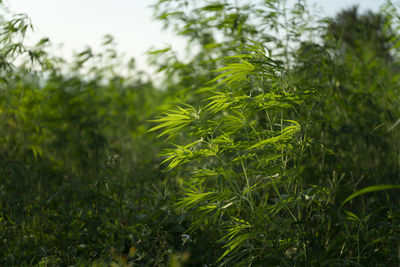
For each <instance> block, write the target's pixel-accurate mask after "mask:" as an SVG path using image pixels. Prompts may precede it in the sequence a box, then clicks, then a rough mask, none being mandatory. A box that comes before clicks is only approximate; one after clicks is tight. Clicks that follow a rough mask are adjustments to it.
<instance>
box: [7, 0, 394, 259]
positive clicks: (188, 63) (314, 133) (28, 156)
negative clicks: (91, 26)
mask: <svg viewBox="0 0 400 267" xmlns="http://www.w3.org/2000/svg"><path fill="white" fill-rule="evenodd" d="M0 5H1V7H2V12H3V13H2V16H1V18H0V28H1V29H0V132H1V135H0V181H1V183H0V207H1V209H0V263H1V265H2V266H14V265H15V266H24V265H39V266H58V265H60V266H71V265H77V266H80V265H82V266H86V265H95V266H97V265H98V266H109V265H111V266H136V265H141V266H166V265H171V266H214V265H216V266H219V265H222V266H250V265H254V266H266V265H268V266H380V265H382V264H384V265H388V266H397V265H399V264H400V256H399V255H400V243H399V240H400V206H399V203H400V197H399V194H398V191H397V192H396V190H386V191H380V192H373V191H374V190H371V191H372V192H371V193H369V194H366V195H360V196H358V197H357V198H354V199H353V200H352V201H349V202H347V203H346V204H345V205H343V206H342V205H341V203H343V201H344V200H345V199H346V198H347V197H348V196H349V195H351V194H352V193H354V192H356V191H357V190H360V189H362V188H365V187H369V186H375V185H387V184H391V185H398V184H399V182H400V177H399V171H400V170H399V167H400V166H399V163H400V157H399V153H400V151H399V150H400V143H399V142H400V141H399V140H400V135H399V133H400V131H399V129H400V110H399V107H400V92H399V91H400V74H399V47H400V42H399V27H400V24H399V21H398V18H399V8H400V6H399V3H392V2H391V1H386V3H385V4H384V5H383V6H382V9H381V11H380V12H377V13H373V12H370V11H369V12H365V13H360V11H359V9H358V8H357V7H353V8H350V9H347V10H342V11H341V12H340V13H338V14H337V15H336V16H335V17H333V18H321V19H319V20H317V19H314V18H315V16H314V15H315V14H313V11H312V9H311V8H309V7H308V5H307V2H306V1H303V0H299V1H297V2H296V4H294V5H289V4H288V3H287V2H286V1H278V0H263V1H229V0H218V1H213V2H210V1H187V0H159V1H158V3H157V4H155V5H154V6H153V8H154V12H155V17H156V18H157V19H158V20H160V21H162V22H163V23H164V25H165V27H170V28H172V29H173V30H174V31H175V33H176V34H178V35H181V36H183V37H185V38H186V39H187V42H188V48H187V51H186V54H187V56H186V57H185V59H184V60H181V59H180V58H179V57H178V56H177V54H176V52H175V51H174V50H173V49H172V48H171V47H167V48H165V47H164V48H163V47H161V48H160V49H159V50H154V51H151V52H150V53H149V62H150V64H151V65H152V66H153V67H155V68H156V69H157V70H158V71H159V72H160V73H159V75H158V76H157V78H155V77H152V76H151V75H149V74H146V73H143V72H141V71H138V70H137V69H136V68H135V64H134V60H126V59H124V57H122V56H121V55H120V54H119V53H118V51H116V49H115V44H114V40H113V38H112V37H111V36H105V37H104V42H103V51H102V52H101V53H95V52H93V51H92V50H91V49H90V48H89V47H87V48H85V49H83V50H82V51H81V52H80V53H77V54H76V55H75V56H74V58H73V60H72V61H70V62H67V61H66V60H65V59H63V58H57V57H55V56H53V55H51V54H49V53H48V52H47V51H48V47H49V46H51V43H50V40H48V39H46V38H44V39H42V40H41V41H40V42H38V43H37V44H36V45H34V46H27V45H25V42H24V38H25V35H26V33H27V32H28V31H30V30H31V29H32V27H33V26H32V24H31V22H30V20H29V18H28V17H27V16H25V15H19V14H9V13H7V9H6V7H4V4H2V3H1V1H0ZM33 24H34V22H33ZM260 51H264V52H260ZM257 53H258V54H257ZM260 53H261V54H262V57H255V56H254V54H256V55H260ZM244 62H247V63H248V64H247V65H246V63H244ZM235 64H242V65H235ZM243 64H245V65H246V66H247V68H250V67H249V66H251V68H253V67H254V68H255V69H254V71H253V69H251V71H249V70H247V71H248V72H243V71H242V70H241V72H240V74H241V76H240V75H239V76H240V77H236V78H234V77H235V75H236V74H238V72H237V70H234V69H233V70H234V72H231V73H229V71H232V68H234V67H238V68H239V66H241V67H243ZM224 66H228V67H225V68H224V69H222V72H223V71H225V72H227V71H228V72H227V74H226V75H227V76H218V75H219V74H221V72H215V70H217V69H220V68H222V67H224ZM229 66H230V69H229ZM246 66H245V67H246ZM229 74H233V75H231V76H229ZM227 77H232V82H229V83H228V85H226V84H225V85H224V83H219V84H218V85H216V84H217V83H218V82H220V81H221V80H223V79H226V78H227ZM213 79H214V80H213ZM210 81H212V82H210ZM225 82H226V81H225ZM260 92H262V93H271V92H273V93H276V96H274V97H281V98H282V99H286V100H285V101H288V102H287V103H289V104H287V105H286V104H285V105H283V104H282V106H278V108H277V109H274V110H273V111H272V113H270V114H271V115H272V114H275V115H274V118H272V117H271V118H268V119H266V117H265V113H264V110H263V109H262V108H260V107H262V106H263V105H267V104H268V103H269V102H266V103H263V102H262V101H260V99H259V98H256V97H257V96H260V95H262V94H261V93H260ZM292 94H293V95H292ZM216 95H217V96H219V97H220V98H219V99H220V101H222V102H220V104H221V105H222V106H221V107H227V109H226V110H224V109H219V110H216V109H217V108H216V107H217V106H218V105H219V104H218V105H217V104H216V102H212V101H213V100H215V99H216V98H215V97H216ZM300 95H301V101H297V100H298V99H300V98H297V97H298V96H300ZM268 97H270V95H268ZM290 97H293V98H291V99H290V101H291V102H289V100H288V99H289V98H290ZM221 99H223V100H221ZM243 99H248V100H249V101H250V100H251V101H255V102H252V103H257V105H258V106H257V105H253V106H251V105H248V104H243V103H244V102H243V101H247V100H243ZM293 99H295V100H296V101H294V100H293ZM223 101H225V102H223ZM257 101H258V102H257ZM210 103H214V104H210ZM207 104H210V105H211V108H210V105H209V106H207ZM224 105H225V106H224ZM177 106H179V107H181V109H178V110H177V109H176V107H177ZM228 107H229V108H228ZM281 107H282V108H281ZM283 107H284V108H283ZM213 108H214V110H213ZM171 110H172V111H171ZM186 111H188V112H186ZM171 112H173V114H175V116H178V117H179V116H182V117H179V118H185V119H184V122H183V124H182V125H183V126H184V127H182V128H173V127H174V126H173V123H176V120H175V121H173V120H171V124H169V125H168V124H167V127H164V128H166V129H168V127H172V128H171V129H172V130H171V131H175V130H176V129H178V130H176V131H175V132H174V134H170V133H171V132H167V133H166V134H165V135H164V136H162V137H161V138H158V137H157V135H158V134H160V131H159V130H160V129H155V130H154V131H149V129H151V128H152V127H154V126H157V125H161V124H162V123H163V122H166V121H167V122H168V120H166V121H165V120H163V119H162V118H163V117H161V118H159V117H158V116H159V115H160V114H161V115H162V114H164V115H162V116H164V118H165V116H167V117H168V114H171ZM179 112H183V113H179ZM185 112H186V113H185ZM237 114H241V116H242V117H241V118H242V119H243V121H245V122H243V121H242V122H240V120H236V123H233V121H232V120H231V119H232V118H235V117H234V116H236V115H237ZM267 115H268V113H267ZM185 116H186V117H185ZM229 116H231V117H229ZM157 118H158V124H157V123H155V122H154V120H157ZM199 118H200V119H199ZM283 118H284V119H287V120H291V121H296V122H298V123H299V125H300V126H301V130H299V132H293V133H291V134H290V136H289V135H288V136H284V137H283V139H284V140H285V141H282V144H281V147H278V148H276V147H275V148H274V149H275V150H276V151H278V150H280V151H283V148H288V149H287V150H285V151H284V152H282V153H283V154H284V155H285V156H284V157H283V159H279V160H275V159H274V160H272V161H271V162H272V163H273V164H272V163H271V165H273V166H274V169H273V170H272V169H270V166H271V165H260V164H258V162H255V161H251V160H254V158H253V156H254V154H251V153H247V151H249V150H251V149H253V148H254V146H256V145H255V144H252V145H251V146H250V145H249V144H247V145H248V147H245V146H233V145H230V144H228V143H224V142H226V140H228V139H224V138H231V140H234V141H235V142H236V141H243V140H250V139H251V140H252V141H254V140H255V139H257V138H261V137H265V136H268V137H271V136H272V137H277V136H279V130H282V129H283V128H284V127H287V125H285V126H284V123H283V122H282V121H283ZM198 119H199V120H200V122H201V123H200V124H198V125H197V126H196V125H195V126H193V127H192V124H193V123H194V122H196V120H198ZM185 120H186V121H185ZM241 123H243V125H241ZM171 125H172V126H171ZM269 125H271V130H270V131H269V128H268V127H269ZM164 126H165V125H164ZM190 127H192V128H190ZM196 127H197V128H196ZM213 127H215V128H213ZM158 128H163V127H158ZM235 129H237V130H235ZM288 129H289V128H288ZM296 129H297V128H296ZM247 130H249V131H250V132H251V131H253V130H254V133H251V134H248V135H246V133H247V132H246V131H247ZM164 131H165V129H164ZM166 137H168V139H167V140H165V139H166ZM200 138H201V141H204V140H207V141H208V142H210V143H211V142H215V144H219V145H221V146H223V147H225V149H226V151H228V152H226V151H225V152H223V153H224V154H223V155H222V156H221V158H222V160H223V161H224V162H225V163H224V165H223V166H224V167H225V166H226V169H228V170H230V173H229V175H227V174H226V173H225V174H221V176H224V175H225V176H224V177H225V178H224V179H227V182H224V183H220V182H218V183H217V182H210V181H209V180H206V179H203V178H202V177H200V175H199V174H198V173H197V174H196V173H193V171H195V170H199V169H202V168H203V169H204V168H209V170H210V171H212V172H215V173H218V172H220V171H221V170H222V169H223V168H222V169H221V166H220V165H219V164H220V163H219V162H216V161H215V160H214V159H211V158H210V155H206V153H205V152H204V151H205V150H204V149H207V147H205V148H204V147H200V145H199V146H198V145H197V143H196V144H193V143H192V142H194V141H196V140H199V139H200ZM218 138H219V139H218ZM283 139H282V140H283ZM287 140H289V141H287ZM218 142H220V143H218ZM232 142H233V141H232ZM286 142H288V143H289V144H290V145H289V144H287V143H286ZM171 143H173V144H176V145H177V146H184V145H187V144H191V143H192V144H193V145H192V146H189V148H187V151H190V152H193V153H194V152H199V151H200V152H201V153H200V152H199V153H198V154H196V156H195V157H192V155H191V156H190V157H189V156H187V157H186V156H182V157H181V160H182V163H186V164H182V165H181V166H171V163H169V165H168V163H166V162H163V160H164V159H165V157H164V158H162V157H160V156H159V154H160V153H161V154H162V153H164V154H163V155H166V156H167V157H168V156H171V155H176V154H174V153H176V151H178V150H172V149H171ZM172 147H173V146H172ZM289 147H290V149H289ZM175 148H176V147H175ZM200 148H201V149H203V150H201V149H200ZM165 149H167V150H165ZM168 149H169V150H168ZM257 149H258V150H257V151H256V152H255V154H257V156H259V157H260V158H262V157H263V156H266V155H270V154H268V153H270V151H275V150H274V149H270V148H268V149H267V148H266V150H265V151H263V150H262V149H259V147H258V148H257ZM162 151H164V152H162ZM171 151H172V152H171ZM187 151H186V152H187ZM168 153H170V154H168ZM264 153H267V154H264ZM271 153H272V152H271ZM274 153H275V152H274ZM239 155H240V156H239ZM236 156H238V157H236ZM260 158H257V160H260ZM238 159H240V160H239V161H237V160H238ZM235 160H236V161H235ZM242 160H243V161H242ZM238 162H240V163H241V164H239V163H238ZM268 164H269V163H268ZM176 165H179V164H176ZM166 169H168V170H169V169H171V170H169V171H165V170H166ZM243 170H244V171H243ZM245 170H247V171H248V172H247V171H245ZM273 171H276V172H277V174H278V176H273V175H275V174H274V173H272V172H273ZM196 175H197V176H196ZM248 176H249V177H248ZM260 177H269V178H268V179H270V180H271V181H272V182H269V183H267V182H265V184H262V183H264V182H262V183H261V182H259V181H260V179H261V178H260ZM271 177H272V178H271ZM275 177H281V178H280V179H279V180H278V179H276V181H277V184H276V185H271V183H272V184H273V183H274V182H273V181H274V179H275ZM244 178H246V179H247V180H248V181H247V182H248V183H247V184H245V183H244V180H243V179H244ZM196 181H197V182H198V183H197V184H196ZM229 181H230V182H232V183H233V184H234V186H233V185H232V184H229V183H228V182H229ZM263 181H264V180H263ZM268 181H269V180H268ZM253 182H254V184H252V185H253V186H254V187H250V183H253ZM206 184H207V187H206V186H205V185H206ZM261 184H262V185H261ZM235 188H241V189H243V190H242V191H241V190H238V192H235V190H236V189H235ZM246 188H247V189H246ZM250 188H251V189H250ZM191 190H192V191H191ZM209 190H214V192H217V193H218V195H217V197H208V195H207V193H208V192H211V191H209ZM252 190H253V191H254V192H253V191H252ZM257 190H258V191H257ZM274 190H275V191H274ZM231 191H232V192H234V193H235V194H236V195H234V197H236V198H237V199H239V200H237V201H236V200H235V201H234V200H232V199H233V198H232V199H227V198H226V197H225V196H232V195H230V193H231ZM239 191H240V192H241V194H242V195H240V192H239ZM249 191H252V192H253V193H252V194H254V195H253V197H252V198H250V197H248V194H249ZM188 192H189V193H188ZM204 193H206V195H201V194H204ZM280 193H282V194H280ZM199 196H201V197H199ZM209 196H211V195H209ZM240 196H241V197H240ZM190 197H192V199H190ZM194 197H197V199H194ZM229 201H231V202H229ZM230 203H232V204H230ZM228 204H229V206H226V205H228ZM210 207H212V209H211V210H210V211H207V212H206V213H204V210H206V209H207V208H210ZM214 207H218V208H215V209H214ZM250 207H251V208H250ZM236 241H237V242H236ZM235 242H236V243H235ZM221 256H222V257H221Z"/></svg>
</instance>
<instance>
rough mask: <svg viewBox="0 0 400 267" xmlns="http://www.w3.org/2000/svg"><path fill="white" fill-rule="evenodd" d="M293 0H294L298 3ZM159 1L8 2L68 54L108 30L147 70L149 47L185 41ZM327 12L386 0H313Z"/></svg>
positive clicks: (180, 47)
mask: <svg viewBox="0 0 400 267" xmlns="http://www.w3.org/2000/svg"><path fill="white" fill-rule="evenodd" d="M293 1H294V0H290V1H289V2H293ZM155 2H156V0H6V1H5V3H6V4H7V5H8V6H10V7H11V10H12V11H14V12H17V13H26V14H28V15H29V17H30V18H31V19H32V23H33V25H34V26H35V37H34V38H35V39H36V40H38V39H40V38H42V37H49V38H50V40H51V41H52V43H53V44H55V45H60V44H63V45H62V46H59V47H62V49H61V50H60V51H61V52H62V55H63V56H65V57H67V58H68V57H69V56H70V55H71V53H72V52H73V51H80V50H81V49H83V48H84V47H85V46H87V45H89V46H91V47H92V48H94V49H96V48H98V47H99V46H100V44H101V42H102V37H103V36H104V35H105V34H111V35H112V36H114V38H115V40H116V42H117V44H118V50H119V51H121V52H123V53H125V54H126V56H128V57H134V58H135V59H136V62H137V65H138V67H139V68H146V67H145V62H146V56H145V53H146V51H148V50H149V48H150V47H157V48H162V47H165V45H166V44H171V45H172V47H173V48H174V49H175V50H178V51H180V50H183V48H184V41H183V39H180V38H179V37H176V36H174V35H173V34H172V33H171V32H166V31H165V30H163V29H162V24H161V23H160V22H156V21H154V20H153V19H152V14H153V12H152V10H151V8H149V5H151V4H153V3H155ZM310 2H311V3H316V4H317V5H318V6H320V7H322V8H323V10H324V12H325V14H327V15H334V14H335V13H336V12H337V11H339V10H340V9H342V8H345V7H349V6H351V5H353V4H358V5H359V6H360V7H361V8H362V10H365V9H372V10H378V8H379V6H380V4H382V3H383V2H384V0H311V1H310Z"/></svg>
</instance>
